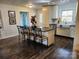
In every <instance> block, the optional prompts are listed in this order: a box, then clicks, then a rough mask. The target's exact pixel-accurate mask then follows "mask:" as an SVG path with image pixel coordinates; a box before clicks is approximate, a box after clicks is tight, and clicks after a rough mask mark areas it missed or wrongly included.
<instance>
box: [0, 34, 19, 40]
mask: <svg viewBox="0 0 79 59" xmlns="http://www.w3.org/2000/svg"><path fill="white" fill-rule="evenodd" d="M16 36H18V35H11V36H6V37H2V38H0V40H2V39H8V38H12V37H16Z"/></svg>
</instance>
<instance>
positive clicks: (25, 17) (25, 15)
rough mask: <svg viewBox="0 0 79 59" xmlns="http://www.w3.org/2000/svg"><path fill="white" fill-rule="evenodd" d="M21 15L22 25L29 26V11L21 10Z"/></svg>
mask: <svg viewBox="0 0 79 59" xmlns="http://www.w3.org/2000/svg"><path fill="white" fill-rule="evenodd" d="M20 17H21V21H20V23H21V26H29V19H28V13H27V12H20Z"/></svg>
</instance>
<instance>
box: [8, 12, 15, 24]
mask: <svg viewBox="0 0 79 59" xmlns="http://www.w3.org/2000/svg"><path fill="white" fill-rule="evenodd" d="M8 16H9V24H10V25H15V24H16V14H15V11H8Z"/></svg>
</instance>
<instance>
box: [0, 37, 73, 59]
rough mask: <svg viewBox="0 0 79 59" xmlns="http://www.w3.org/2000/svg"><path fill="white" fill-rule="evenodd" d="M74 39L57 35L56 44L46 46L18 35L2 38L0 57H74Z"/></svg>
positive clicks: (57, 58)
mask: <svg viewBox="0 0 79 59" xmlns="http://www.w3.org/2000/svg"><path fill="white" fill-rule="evenodd" d="M72 48H73V40H70V39H68V38H63V37H58V36H55V44H54V45H52V46H50V47H45V46H43V45H41V44H37V43H35V42H31V41H27V40H23V41H19V40H18V37H13V38H8V39H4V40H0V59H72Z"/></svg>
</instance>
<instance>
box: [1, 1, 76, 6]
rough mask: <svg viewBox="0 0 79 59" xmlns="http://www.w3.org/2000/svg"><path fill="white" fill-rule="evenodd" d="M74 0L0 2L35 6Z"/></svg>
mask: <svg viewBox="0 0 79 59" xmlns="http://www.w3.org/2000/svg"><path fill="white" fill-rule="evenodd" d="M75 1H76V0H0V3H4V4H13V5H19V6H25V5H28V4H33V5H35V6H43V5H56V4H63V3H68V2H75Z"/></svg>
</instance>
